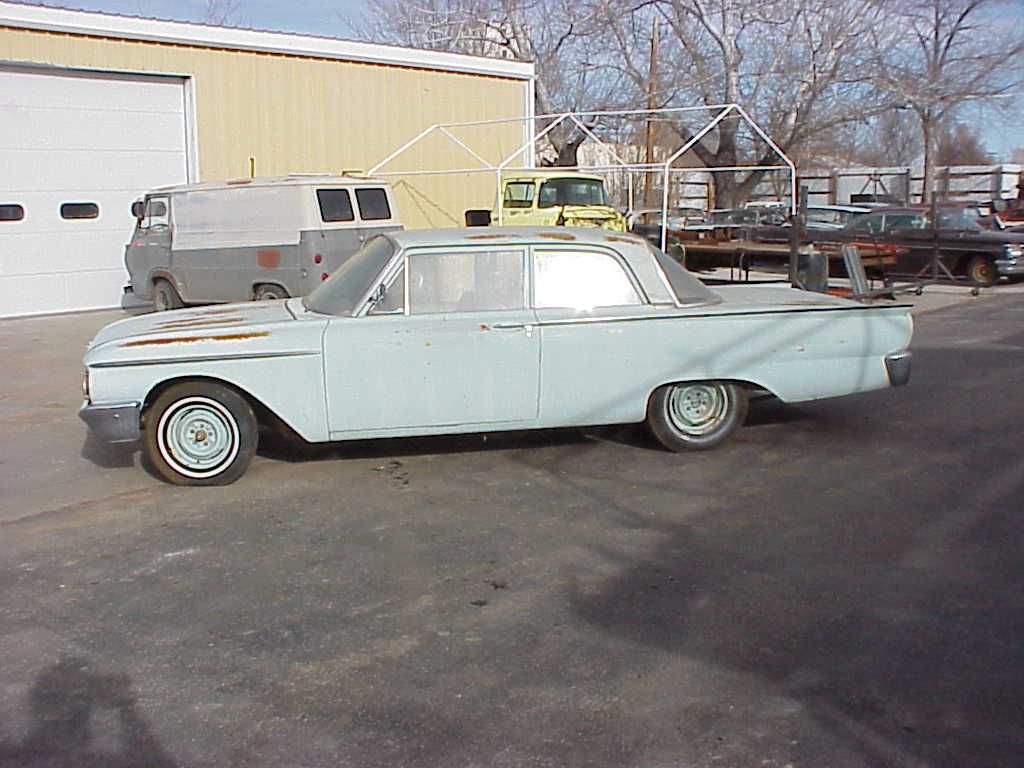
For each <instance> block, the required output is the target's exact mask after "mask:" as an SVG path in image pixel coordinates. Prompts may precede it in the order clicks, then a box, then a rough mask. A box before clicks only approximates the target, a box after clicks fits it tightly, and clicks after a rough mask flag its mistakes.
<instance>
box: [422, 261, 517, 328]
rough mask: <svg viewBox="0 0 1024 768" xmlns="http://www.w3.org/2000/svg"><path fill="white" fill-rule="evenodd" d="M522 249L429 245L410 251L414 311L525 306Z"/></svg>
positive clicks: (457, 310) (494, 308) (437, 311)
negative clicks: (444, 248)
mask: <svg viewBox="0 0 1024 768" xmlns="http://www.w3.org/2000/svg"><path fill="white" fill-rule="evenodd" d="M525 264H526V258H525V255H524V252H523V251H508V250H504V251H425V252H421V253H412V254H410V256H409V261H408V265H409V312H410V314H413V315H426V314H439V313H450V312H481V311H485V310H501V309H523V308H524V307H525V306H526V300H525V299H526V291H525V282H524V279H525V271H526V269H525Z"/></svg>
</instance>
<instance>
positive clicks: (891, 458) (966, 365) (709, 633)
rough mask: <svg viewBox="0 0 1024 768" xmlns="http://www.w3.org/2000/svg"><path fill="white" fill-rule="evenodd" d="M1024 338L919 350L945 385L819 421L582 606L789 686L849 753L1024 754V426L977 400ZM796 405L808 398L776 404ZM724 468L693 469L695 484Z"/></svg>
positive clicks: (604, 624) (876, 759) (969, 761)
mask: <svg viewBox="0 0 1024 768" xmlns="http://www.w3.org/2000/svg"><path fill="white" fill-rule="evenodd" d="M1021 354H1022V352H1021V348H1018V349H1016V350H1011V349H1009V348H1007V347H1006V346H1005V345H1003V346H999V347H998V348H995V347H994V348H990V349H981V348H975V349H970V350H967V349H938V348H926V349H925V350H923V351H922V353H921V354H920V355H919V356H917V357H915V365H918V366H919V367H920V369H921V370H924V369H925V368H928V369H931V370H930V371H929V374H930V375H929V376H928V380H929V381H932V382H935V381H938V382H941V383H942V384H941V386H940V387H939V388H938V389H936V390H933V391H930V392H928V393H927V397H921V394H922V393H920V392H919V393H918V397H917V398H915V399H913V400H907V399H906V398H905V397H901V398H893V397H887V396H886V393H877V394H875V395H872V396H866V397H863V398H860V399H859V400H858V401H856V402H855V401H852V400H851V401H849V402H844V403H843V404H834V405H833V408H832V411H831V412H832V413H834V416H831V417H826V416H824V415H822V416H821V418H820V421H819V422H818V425H817V426H816V427H815V428H816V429H818V428H820V429H824V430H826V431H828V432H829V433H830V434H831V435H832V439H831V440H817V441H816V442H815V449H814V451H813V453H811V452H806V451H792V452H790V451H784V452H785V453H786V454H787V455H786V456H785V457H784V458H783V459H781V460H779V461H777V462H774V463H773V464H772V465H771V471H770V472H764V473H760V474H758V473H748V474H747V476H746V479H745V482H744V484H743V487H742V488H737V489H736V490H735V492H732V493H729V494H728V495H726V496H723V497H722V498H723V499H724V501H721V502H716V503H721V504H722V505H724V506H722V508H720V509H718V508H716V509H714V510H711V509H700V508H697V507H695V508H694V509H693V510H692V514H691V516H690V517H689V518H688V519H687V520H686V521H685V522H680V521H664V522H662V523H658V524H657V525H658V526H659V528H660V532H661V534H662V538H661V542H660V543H659V545H658V546H657V547H656V548H655V549H654V550H653V551H652V552H650V553H649V554H648V555H646V556H644V557H643V558H640V559H638V560H633V561H627V562H624V563H623V567H622V569H621V570H619V571H618V573H616V574H615V575H613V576H611V577H609V578H605V579H602V580H599V581H597V582H595V583H593V584H590V585H586V586H584V587H579V588H574V589H573V591H572V593H571V595H570V602H571V604H572V609H573V611H574V613H575V614H576V615H577V616H579V617H580V618H581V619H582V620H584V621H585V622H587V623H588V624H590V625H592V626H594V627H597V628H600V629H601V630H602V631H604V632H607V633H608V634H610V635H612V636H614V637H618V638H622V639H627V640H629V641H630V642H633V643H636V644H637V645H638V646H641V647H642V646H647V647H653V648H656V649H659V650H662V651H668V652H670V653H672V654H674V655H678V656H680V657H684V658H690V659H701V660H703V661H705V662H708V663H709V664H711V665H712V666H713V667H714V668H716V669H725V670H730V671H731V672H732V673H734V674H739V675H741V676H742V677H743V678H744V679H746V680H755V681H757V683H756V685H759V686H764V689H765V691H766V693H765V694H764V696H765V697H771V696H780V695H781V696H784V697H785V698H786V699H788V700H789V701H791V702H794V704H795V706H796V710H795V711H796V712H798V713H799V715H800V716H801V717H810V718H811V719H812V721H813V722H814V723H816V724H817V727H819V728H822V729H823V730H824V731H826V732H827V733H829V734H830V737H831V739H833V740H834V741H833V743H838V744H841V745H842V748H843V749H844V750H846V752H845V754H847V755H856V756H857V758H856V762H851V763H844V762H843V760H844V759H845V758H837V762H836V763H833V764H855V765H908V766H909V765H949V766H954V765H956V766H964V765H979V766H980V765H985V766H1007V767H1008V766H1017V765H1022V764H1024V728H1022V723H1024V721H1022V718H1021V712H1024V709H1022V708H1021V703H1022V694H1021V691H1022V690H1024V656H1022V651H1021V646H1020V642H1019V638H1020V627H1022V626H1024V601H1022V599H1021V597H1020V596H1021V595H1022V594H1024V569H1021V567H1020V540H1021V538H1020V533H1021V524H1020V522H1019V517H1020V516H1019V509H1020V494H1021V493H1022V492H1024V479H1022V478H1024V475H1021V461H1020V455H1021V451H1022V450H1024V443H1022V436H1021V433H1020V431H1019V430H1017V429H1015V424H1014V423H1013V421H1012V418H1011V419H1010V420H1008V419H1007V415H1006V414H1005V413H1001V412H999V411H997V410H995V409H992V410H989V411H986V412H985V413H984V414H981V413H979V412H978V410H977V408H976V407H975V406H976V404H977V402H979V400H978V395H979V393H981V392H983V391H984V390H985V387H986V381H987V378H986V377H987V376H989V375H992V373H993V372H995V371H998V370H999V369H1000V368H1006V369H1009V370H1017V366H1019V365H1020V362H1021V359H1022V358H1021ZM1002 375H1003V376H1004V377H1005V376H1006V375H1008V374H1006V373H1003V374H1002ZM901 394H903V393H901ZM906 394H908V395H909V394H910V393H909V392H908V393H906ZM794 411H795V413H793V412H794ZM807 411H808V413H809V415H810V417H811V418H816V415H815V409H814V408H808V409H807ZM858 411H863V412H864V413H865V414H867V413H868V412H870V414H871V418H870V419H869V420H866V421H863V422H859V421H858V420H857V413H858ZM844 412H845V414H846V415H845V416H844V415H842V414H843V413H844ZM956 413H970V414H971V417H970V418H966V419H951V418H950V414H956ZM776 417H777V418H781V419H788V418H801V411H800V409H794V408H791V407H789V406H782V405H781V404H779V405H777V406H771V405H769V407H768V409H767V412H766V413H762V414H760V416H759V418H776ZM847 423H850V424H852V423H857V430H858V432H857V434H855V435H851V436H849V438H846V437H844V436H843V435H842V428H843V425H844V424H847ZM795 444H796V443H795V442H794V445H795ZM966 445H969V446H971V450H970V451H953V450H951V448H952V447H953V446H966ZM911 456H913V457H914V461H913V463H910V461H909V459H908V457H911ZM908 466H914V467H917V468H918V469H917V470H916V472H917V473H918V474H908V472H907V467H908ZM824 468H831V470H830V471H823V469H824ZM707 482H708V479H707V478H703V477H694V476H689V475H680V476H679V478H678V483H679V488H678V492H679V493H680V495H681V496H682V497H684V498H689V497H693V498H698V497H699V496H698V494H699V492H700V491H701V490H702V489H703V488H705V487H706V484H707ZM812 742H813V740H801V741H800V743H799V744H797V742H796V741H794V742H793V744H794V745H795V746H794V747H793V750H792V752H793V753H792V754H791V755H790V756H789V757H791V758H793V762H794V763H795V764H798V765H800V764H808V765H814V764H822V763H821V759H822V753H821V752H820V751H815V750H816V749H819V750H820V749H821V747H820V743H819V745H818V746H814V745H813V743H812Z"/></svg>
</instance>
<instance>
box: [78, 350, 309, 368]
mask: <svg viewBox="0 0 1024 768" xmlns="http://www.w3.org/2000/svg"><path fill="white" fill-rule="evenodd" d="M319 354H320V350H318V349H317V350H311V351H307V352H239V353H237V354H233V355H194V356H192V357H161V358H156V357H151V358H145V359H143V360H111V361H110V362H106V363H93V364H92V365H90V366H89V367H90V368H130V367H133V366H139V365H171V364H176V363H215V362H218V361H221V360H266V359H268V358H275V357H310V356H312V355H319Z"/></svg>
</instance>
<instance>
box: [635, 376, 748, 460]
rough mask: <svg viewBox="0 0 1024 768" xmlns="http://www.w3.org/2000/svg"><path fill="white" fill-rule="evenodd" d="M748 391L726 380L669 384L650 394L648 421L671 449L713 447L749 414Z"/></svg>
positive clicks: (651, 428)
mask: <svg viewBox="0 0 1024 768" xmlns="http://www.w3.org/2000/svg"><path fill="white" fill-rule="evenodd" d="M747 405H748V402H747V392H746V390H745V389H743V387H740V386H738V385H736V384H730V383H728V382H724V381H694V382H682V383H679V384H666V385H665V386H663V387H659V388H658V389H657V390H655V392H654V394H653V395H651V401H650V403H648V406H647V425H648V427H649V428H650V430H651V432H652V433H653V434H654V436H655V438H657V440H658V442H660V443H661V444H662V445H663V446H665V447H666V448H668V449H669V450H670V451H683V450H701V449H704V448H713V447H714V446H716V445H718V444H719V443H721V442H722V441H723V440H725V439H726V438H727V437H729V435H731V434H732V433H733V432H734V431H735V430H736V429H737V428H738V427H740V426H741V425H742V424H743V421H744V419H746V417H747Z"/></svg>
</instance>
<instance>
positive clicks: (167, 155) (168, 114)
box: [0, 68, 188, 317]
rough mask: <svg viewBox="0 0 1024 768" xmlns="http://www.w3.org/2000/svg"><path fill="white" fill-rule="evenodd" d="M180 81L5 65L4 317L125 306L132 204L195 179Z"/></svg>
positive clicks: (0, 254) (1, 172) (0, 128)
mask: <svg viewBox="0 0 1024 768" xmlns="http://www.w3.org/2000/svg"><path fill="white" fill-rule="evenodd" d="M185 114H186V109H185V88H184V80H182V79H181V78H171V77H166V78H161V77H146V78H140V77H131V76H118V75H111V76H108V75H97V74H94V73H88V74H84V73H72V72H69V71H64V70H56V69H53V70H43V69H38V70H25V69H14V68H0V316H5V317H11V316H15V315H27V314H36V313H43V312H67V311H72V310H79V309H94V308H99V307H113V306H118V305H119V304H120V301H121V290H122V287H123V286H124V284H125V282H126V281H127V273H126V272H125V269H124V246H125V243H126V242H127V241H128V239H129V238H130V236H131V232H132V227H133V225H134V223H135V222H134V219H133V218H132V215H131V204H132V201H133V200H135V199H136V198H138V196H139V195H140V194H141V193H143V192H145V191H146V190H147V189H151V188H153V187H156V186H161V185H164V184H179V183H182V182H185V181H187V180H188V179H187V175H188V170H187V169H188V152H187V140H186V136H187V130H186V120H185Z"/></svg>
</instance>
